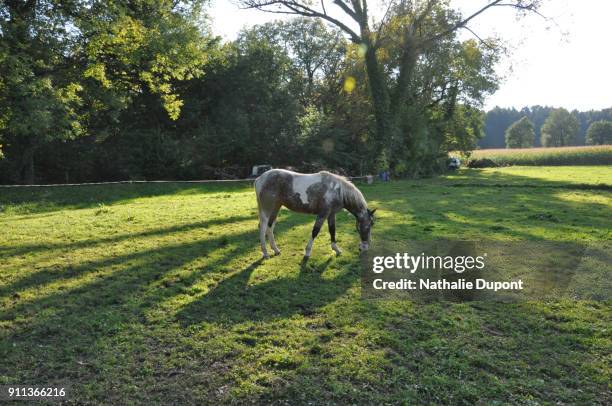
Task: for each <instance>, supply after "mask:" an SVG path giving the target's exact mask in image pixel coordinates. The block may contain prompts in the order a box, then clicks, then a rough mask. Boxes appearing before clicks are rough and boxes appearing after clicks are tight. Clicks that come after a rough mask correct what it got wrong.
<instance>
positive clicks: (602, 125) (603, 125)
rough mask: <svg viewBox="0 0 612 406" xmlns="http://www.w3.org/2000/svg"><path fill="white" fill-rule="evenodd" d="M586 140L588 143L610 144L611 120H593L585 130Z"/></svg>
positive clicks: (611, 142)
mask: <svg viewBox="0 0 612 406" xmlns="http://www.w3.org/2000/svg"><path fill="white" fill-rule="evenodd" d="M586 142H587V144H588V145H608V144H612V121H606V120H599V121H595V122H593V123H592V124H591V125H590V126H589V129H588V130H587V133H586Z"/></svg>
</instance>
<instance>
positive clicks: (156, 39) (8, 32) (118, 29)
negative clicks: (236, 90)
mask: <svg viewBox="0 0 612 406" xmlns="http://www.w3.org/2000/svg"><path fill="white" fill-rule="evenodd" d="M201 3H202V1H201V0H191V1H184V2H175V1H170V0H162V1H157V0H136V1H130V2H125V1H120V0H116V1H98V0H92V1H82V2H77V1H60V0H27V1H22V0H17V1H15V0H12V1H3V2H0V70H1V71H2V72H3V74H2V78H1V79H0V139H2V140H3V144H4V145H5V147H4V148H3V150H4V152H5V154H6V156H7V160H8V161H9V163H8V164H7V163H3V166H4V167H5V168H9V171H10V172H11V173H12V175H13V176H12V178H13V180H14V181H18V182H24V183H32V182H33V181H34V180H35V178H36V175H35V162H36V160H35V157H36V155H38V153H39V151H40V149H41V148H43V147H44V146H48V145H50V144H53V143H55V142H56V141H68V140H72V139H75V138H77V137H83V136H87V135H92V134H93V135H95V136H96V137H99V138H101V139H104V138H105V137H106V136H107V135H108V134H113V133H114V134H118V133H119V132H120V130H122V127H121V125H120V124H119V121H120V120H119V116H120V115H121V114H122V113H124V112H125V111H126V110H128V109H129V108H131V107H134V104H133V103H135V101H136V100H140V101H142V102H143V103H142V104H145V103H146V104H148V105H147V108H149V109H154V108H155V106H154V105H156V104H161V105H162V106H163V108H164V109H165V110H166V112H167V115H168V117H169V118H170V119H172V120H175V119H177V118H178V116H179V114H180V110H181V106H182V100H181V98H180V95H179V94H178V92H177V91H176V86H177V84H178V83H179V82H181V81H185V80H189V79H191V78H193V77H196V76H198V75H200V74H201V73H202V66H203V65H204V63H205V61H206V56H207V53H206V50H207V49H208V47H209V44H210V42H211V40H210V38H206V37H205V36H204V35H203V34H202V32H201V31H200V26H199V21H198V18H199V16H200V15H201Z"/></svg>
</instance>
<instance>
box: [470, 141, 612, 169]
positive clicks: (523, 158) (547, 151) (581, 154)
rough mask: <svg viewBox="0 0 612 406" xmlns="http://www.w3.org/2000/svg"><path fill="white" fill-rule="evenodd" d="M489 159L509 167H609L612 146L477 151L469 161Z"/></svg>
mask: <svg viewBox="0 0 612 406" xmlns="http://www.w3.org/2000/svg"><path fill="white" fill-rule="evenodd" d="M482 158H488V159H491V160H492V161H493V162H495V163H496V164H497V165H499V166H509V165H524V166H532V165H538V166H539V165H611V164H612V145H597V146H583V147H559V148H517V149H479V150H475V151H474V152H473V153H472V155H471V157H470V159H469V160H468V162H469V161H471V160H474V159H482Z"/></svg>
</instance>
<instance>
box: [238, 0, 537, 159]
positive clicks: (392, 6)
mask: <svg viewBox="0 0 612 406" xmlns="http://www.w3.org/2000/svg"><path fill="white" fill-rule="evenodd" d="M239 2H240V3H242V4H243V5H244V6H246V7H250V8H256V9H260V10H263V11H267V12H271V13H284V14H296V15H301V16H306V17H313V18H319V19H322V20H325V21H327V22H328V23H331V24H333V25H334V26H336V27H338V28H339V29H341V30H342V31H343V32H344V33H345V34H346V35H347V37H348V38H349V40H350V41H352V42H353V43H354V44H355V45H356V46H358V47H359V48H360V50H361V55H362V56H363V58H364V61H365V69H366V72H367V77H368V84H369V91H370V95H371V99H372V104H373V110H374V116H375V120H376V130H377V131H376V132H377V137H376V141H377V145H378V149H380V150H381V151H382V150H383V149H384V148H383V146H384V145H393V144H395V142H394V140H395V139H397V138H398V136H399V133H400V132H401V127H402V119H401V118H402V115H403V114H404V113H405V111H406V105H407V103H408V102H409V99H410V97H411V92H410V87H411V83H412V81H413V79H414V75H415V73H416V70H417V69H416V68H417V64H418V61H419V59H420V58H423V57H424V58H426V57H427V55H428V53H429V52H431V51H432V50H435V49H436V48H437V47H438V46H440V45H443V44H444V43H445V42H446V41H448V40H449V38H453V37H454V36H455V33H456V31H457V30H459V29H462V28H465V29H468V30H470V28H469V27H468V24H469V23H470V22H471V21H472V20H473V19H474V18H476V17H477V16H479V15H481V14H482V13H484V12H485V11H487V10H489V9H491V8H493V7H506V8H514V9H517V10H519V11H521V12H531V11H534V12H537V8H538V6H539V3H540V0H493V1H488V2H487V3H486V4H484V5H482V6H481V7H480V8H479V9H478V10H476V11H475V12H473V13H472V14H470V15H468V16H462V15H461V14H460V13H458V12H456V11H455V10H453V9H451V8H450V6H449V2H448V1H447V0H423V1H416V0H415V1H409V0H390V1H389V2H387V3H386V4H387V6H386V11H385V12H384V14H383V17H382V18H381V19H380V20H378V21H376V22H373V18H372V17H373V15H372V13H370V10H369V4H368V1H367V0H333V1H326V0H321V1H320V2H312V1H308V0H239ZM334 8H336V9H335V10H334ZM470 31H471V30H470ZM475 35H476V34H475ZM476 37H477V38H479V39H480V37H478V36H477V35H476ZM481 41H482V42H483V43H484V44H485V46H487V47H493V46H494V44H492V43H490V42H487V41H484V40H481ZM390 48H394V51H392V52H393V53H394V54H395V55H394V58H393V62H394V63H393V64H388V63H385V58H386V57H387V56H388V55H389V52H390ZM445 85H446V87H445V88H440V89H436V90H437V91H438V92H439V93H441V94H445V93H446V94H447V93H452V92H456V85H457V84H456V83H446V84H445Z"/></svg>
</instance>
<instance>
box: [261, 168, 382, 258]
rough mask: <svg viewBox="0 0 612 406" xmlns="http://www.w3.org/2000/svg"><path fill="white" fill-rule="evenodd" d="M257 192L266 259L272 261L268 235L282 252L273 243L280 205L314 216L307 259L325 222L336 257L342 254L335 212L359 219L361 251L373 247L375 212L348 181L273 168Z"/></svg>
mask: <svg viewBox="0 0 612 406" xmlns="http://www.w3.org/2000/svg"><path fill="white" fill-rule="evenodd" d="M255 193H256V195H257V205H258V208H259V240H260V242H261V252H262V255H263V258H269V255H268V251H267V249H266V236H267V237H268V240H269V242H270V247H271V248H272V250H273V251H274V254H275V255H280V250H279V249H278V246H277V245H276V241H275V240H274V226H275V225H276V217H277V216H278V211H279V210H280V208H281V206H285V207H287V208H288V209H289V210H292V211H296V212H301V213H309V214H315V215H316V216H317V219H316V220H315V223H314V226H313V228H312V233H311V237H310V241H308V244H307V245H306V249H305V254H304V259H308V258H309V257H310V254H311V252H312V244H313V243H314V239H315V238H316V237H317V235H318V234H319V231H320V230H321V227H322V226H323V223H324V222H325V220H327V225H328V229H329V235H330V237H331V248H332V250H334V251H335V253H336V255H340V254H341V253H342V251H341V250H340V249H339V248H338V246H337V244H336V213H338V212H339V211H341V210H342V209H346V210H348V211H349V212H350V213H351V214H352V215H353V216H355V219H356V228H357V232H358V233H359V236H360V239H361V242H360V243H359V250H360V251H366V250H367V249H368V248H369V245H370V231H371V229H372V226H373V225H374V212H375V211H376V209H374V210H370V209H368V205H367V203H366V200H365V198H364V197H363V194H361V192H360V191H359V189H357V187H356V186H355V185H353V184H352V183H351V182H350V181H349V180H348V179H346V178H344V177H342V176H338V175H334V174H333V173H330V172H326V171H321V172H318V173H297V172H292V171H288V170H285V169H272V170H269V171H267V172H264V173H263V174H262V175H261V176H259V177H258V178H257V179H255Z"/></svg>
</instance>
